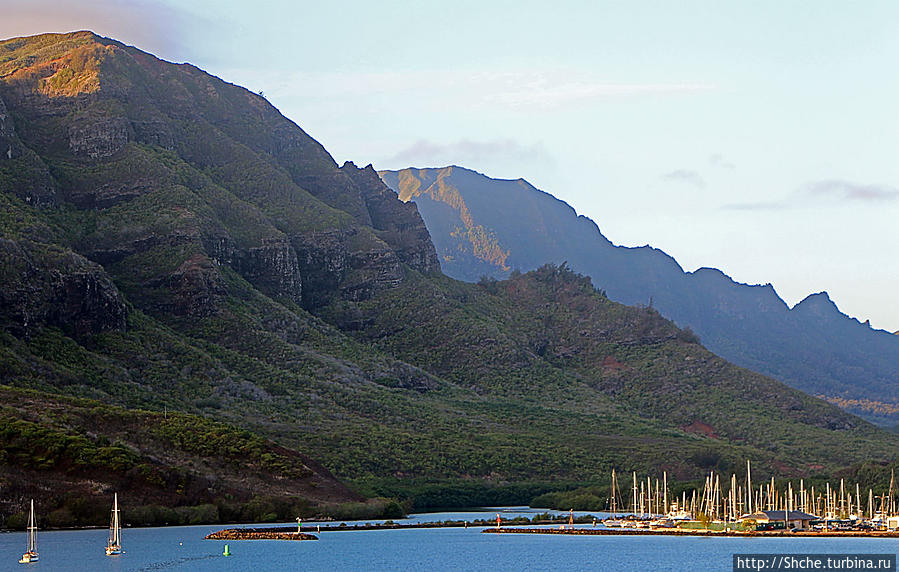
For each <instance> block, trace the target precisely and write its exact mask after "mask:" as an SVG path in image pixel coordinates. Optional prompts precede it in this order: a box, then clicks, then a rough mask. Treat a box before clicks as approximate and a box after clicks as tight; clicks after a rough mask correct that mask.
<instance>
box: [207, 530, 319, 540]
mask: <svg viewBox="0 0 899 572" xmlns="http://www.w3.org/2000/svg"><path fill="white" fill-rule="evenodd" d="M205 538H206V540H318V537H317V536H315V535H314V534H307V533H305V532H297V531H296V530H293V531H290V530H287V529H284V528H226V529H225V530H219V531H218V532H213V533H211V534H207V535H206V536H205Z"/></svg>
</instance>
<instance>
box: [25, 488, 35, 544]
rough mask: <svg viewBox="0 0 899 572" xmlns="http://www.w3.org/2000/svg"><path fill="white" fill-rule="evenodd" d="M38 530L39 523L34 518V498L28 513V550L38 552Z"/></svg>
mask: <svg viewBox="0 0 899 572" xmlns="http://www.w3.org/2000/svg"><path fill="white" fill-rule="evenodd" d="M36 531H37V523H35V518H34V499H31V513H30V514H29V515H28V542H27V543H26V547H27V550H26V552H36V551H37V550H36V546H35V538H34V536H35V532H36Z"/></svg>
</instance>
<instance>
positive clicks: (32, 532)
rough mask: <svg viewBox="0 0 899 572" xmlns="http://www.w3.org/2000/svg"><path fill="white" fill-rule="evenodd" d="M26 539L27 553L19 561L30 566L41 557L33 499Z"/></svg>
mask: <svg viewBox="0 0 899 572" xmlns="http://www.w3.org/2000/svg"><path fill="white" fill-rule="evenodd" d="M25 530H26V531H27V535H26V539H25V553H24V554H22V558H20V559H19V563H20V564H30V563H31V562H37V561H38V559H39V555H38V552H37V521H36V520H35V518H34V499H31V512H30V513H29V514H28V527H27V528H26V529H25Z"/></svg>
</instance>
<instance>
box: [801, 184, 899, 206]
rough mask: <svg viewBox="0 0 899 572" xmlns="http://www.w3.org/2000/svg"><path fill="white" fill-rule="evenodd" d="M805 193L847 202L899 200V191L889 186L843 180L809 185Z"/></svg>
mask: <svg viewBox="0 0 899 572" xmlns="http://www.w3.org/2000/svg"><path fill="white" fill-rule="evenodd" d="M804 190H805V192H806V193H808V194H809V195H812V196H817V197H831V198H836V199H842V200H847V201H862V202H880V201H892V200H895V199H897V198H899V189H897V188H896V187H891V186H888V185H865V184H859V183H852V182H850V181H842V180H837V179H834V180H826V181H816V182H814V183H809V184H808V185H806V186H805V189H804Z"/></svg>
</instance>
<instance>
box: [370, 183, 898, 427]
mask: <svg viewBox="0 0 899 572" xmlns="http://www.w3.org/2000/svg"><path fill="white" fill-rule="evenodd" d="M380 174H381V177H382V179H383V180H384V181H385V182H386V183H387V184H388V185H389V186H390V187H391V188H393V189H394V190H395V191H396V192H397V193H398V195H399V197H400V199H401V200H404V201H414V202H415V203H416V204H417V205H418V208H419V211H420V212H421V214H422V217H423V218H424V219H425V223H426V224H427V225H428V228H429V229H430V231H431V235H432V237H433V240H434V243H435V245H436V247H437V251H438V254H439V256H440V259H441V263H442V265H443V270H444V272H446V273H447V274H449V275H450V276H453V277H455V278H458V279H460V280H468V281H475V280H478V279H479V278H480V277H481V276H490V277H493V278H504V277H506V276H508V275H509V272H510V271H511V270H512V269H515V268H517V269H520V270H522V271H526V270H529V269H533V268H537V267H539V266H540V265H542V264H545V263H547V262H555V263H558V262H561V261H567V262H568V264H569V265H570V266H571V268H572V269H574V270H576V271H578V272H581V273H583V274H586V275H589V276H590V277H591V278H592V279H593V282H594V284H595V285H596V287H597V288H600V289H602V290H604V291H605V292H606V293H607V294H608V295H609V297H610V298H612V299H613V300H616V301H618V302H622V303H624V304H636V305H651V306H652V307H654V308H657V309H658V310H659V311H660V312H661V313H662V314H663V315H664V316H666V317H668V318H670V319H672V320H673V321H674V322H676V323H677V324H678V325H680V326H681V327H690V328H691V329H692V330H693V331H694V332H696V333H697V334H698V335H699V337H700V339H701V340H702V342H703V344H704V345H705V346H706V347H708V348H709V349H710V350H712V351H714V352H715V353H717V354H719V355H721V356H723V357H725V358H726V359H728V360H731V361H733V362H734V363H737V364H739V365H742V366H744V367H748V368H750V369H753V370H755V371H758V372H761V373H764V374H766V375H770V376H772V377H775V378H777V379H779V380H781V381H784V382H785V383H787V384H789V385H791V386H793V387H796V388H798V389H801V390H803V391H806V392H808V393H811V394H813V395H819V396H824V397H825V398H827V399H830V400H832V401H833V402H834V403H837V404H839V405H840V406H842V407H844V408H846V409H847V410H850V411H853V412H855V413H858V414H861V415H863V416H865V417H867V418H869V419H871V420H873V421H876V422H880V423H883V424H888V425H895V424H897V423H899V383H897V382H899V340H897V338H896V336H893V335H890V334H889V333H887V332H883V331H879V330H872V329H871V328H870V327H869V326H868V325H867V324H861V323H859V322H858V321H857V320H855V319H852V318H849V317H848V316H846V315H844V314H842V313H841V312H840V311H839V310H838V309H837V307H836V306H835V305H834V303H833V302H832V301H831V300H830V298H829V297H828V296H827V294H826V293H824V292H822V293H819V294H813V295H811V296H809V297H808V298H806V299H805V300H803V301H802V302H800V303H799V304H797V305H796V306H795V307H793V308H792V309H791V308H789V307H788V306H787V305H786V303H784V301H783V300H781V299H780V297H779V296H778V295H777V293H776V292H775V291H774V288H773V287H772V286H771V285H770V284H766V285H764V286H750V285H746V284H739V283H736V282H734V281H733V280H731V279H730V278H729V277H727V276H726V275H725V274H723V273H722V272H721V271H719V270H716V269H711V268H701V269H699V270H697V271H695V272H684V271H683V269H682V268H681V267H680V266H679V265H678V264H677V262H676V261H675V260H674V259H673V258H671V257H670V256H668V255H667V254H665V253H664V252H662V251H661V250H657V249H654V248H651V247H648V246H645V247H641V248H625V247H620V246H614V245H613V244H612V243H611V242H610V241H609V240H608V239H606V237H604V236H603V235H602V234H601V233H600V231H599V229H598V227H597V226H596V224H595V223H594V222H593V221H591V220H590V219H588V218H586V217H583V216H578V215H577V213H576V212H575V211H574V209H572V208H571V207H570V206H569V205H567V204H566V203H564V202H562V201H560V200H558V199H556V198H555V197H553V196H552V195H549V194H547V193H545V192H543V191H540V190H538V189H535V188H534V187H532V186H531V185H529V184H528V183H527V182H525V181H523V180H521V179H519V180H515V181H511V180H497V179H490V178H488V177H486V176H484V175H481V174H479V173H476V172H474V171H470V170H468V169H464V168H461V167H446V168H443V169H404V170H402V171H382V172H381V173H380Z"/></svg>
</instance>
